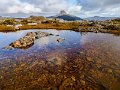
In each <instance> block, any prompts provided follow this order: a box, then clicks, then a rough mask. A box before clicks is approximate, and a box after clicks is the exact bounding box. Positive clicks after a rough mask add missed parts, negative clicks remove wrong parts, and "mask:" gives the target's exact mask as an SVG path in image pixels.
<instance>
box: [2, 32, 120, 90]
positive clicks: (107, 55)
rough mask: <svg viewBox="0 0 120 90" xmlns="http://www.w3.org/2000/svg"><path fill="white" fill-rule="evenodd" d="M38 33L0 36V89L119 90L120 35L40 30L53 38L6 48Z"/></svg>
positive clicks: (44, 38)
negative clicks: (27, 35)
mask: <svg viewBox="0 0 120 90" xmlns="http://www.w3.org/2000/svg"><path fill="white" fill-rule="evenodd" d="M35 31H39V30H22V31H17V32H9V33H2V32H1V33H0V89H3V90H4V89H5V90H8V89H9V90H13V89H19V90H28V89H29V90H34V89H37V90H39V89H40V90H41V89H45V90H46V89H48V90H51V89H53V90H58V89H60V90H68V89H69V90H73V89H78V90H79V89H87V90H91V89H93V90H96V89H97V90H107V89H110V90H119V89H120V37H119V36H114V35H112V34H104V33H80V32H74V31H69V30H60V31H59V30H40V31H42V32H48V33H52V34H54V35H53V36H48V37H42V38H40V39H37V40H36V41H35V43H34V45H33V46H31V47H30V48H28V49H14V50H4V49H3V48H4V47H5V46H8V45H9V44H10V43H11V42H13V41H15V40H17V39H19V38H21V37H23V36H25V35H26V33H27V32H35ZM59 38H64V39H65V40H64V41H62V42H57V39H59Z"/></svg>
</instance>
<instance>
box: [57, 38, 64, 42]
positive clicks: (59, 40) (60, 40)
mask: <svg viewBox="0 0 120 90" xmlns="http://www.w3.org/2000/svg"><path fill="white" fill-rule="evenodd" d="M64 40H65V39H64V38H59V39H57V41H58V42H63V41H64Z"/></svg>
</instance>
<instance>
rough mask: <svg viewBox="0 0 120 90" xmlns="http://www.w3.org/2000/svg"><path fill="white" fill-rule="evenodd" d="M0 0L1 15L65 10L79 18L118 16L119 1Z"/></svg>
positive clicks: (119, 10)
mask: <svg viewBox="0 0 120 90" xmlns="http://www.w3.org/2000/svg"><path fill="white" fill-rule="evenodd" d="M70 1H72V0H0V11H1V12H0V14H2V13H7V14H10V13H26V14H38V13H58V12H59V11H60V10H66V11H67V12H69V13H70V14H71V13H72V14H74V15H75V14H77V15H79V16H81V15H82V16H94V15H100V16H120V14H119V13H118V12H120V0H100V1H99V0H76V1H77V3H74V4H72V3H70Z"/></svg>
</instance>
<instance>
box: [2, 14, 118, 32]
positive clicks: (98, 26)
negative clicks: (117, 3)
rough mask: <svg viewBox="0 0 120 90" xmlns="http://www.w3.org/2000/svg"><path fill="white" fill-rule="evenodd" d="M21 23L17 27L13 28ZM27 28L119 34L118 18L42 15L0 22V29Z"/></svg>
mask: <svg viewBox="0 0 120 90" xmlns="http://www.w3.org/2000/svg"><path fill="white" fill-rule="evenodd" d="M17 24H21V25H22V26H19V28H17V29H16V28H15V26H16V25H17ZM18 29H19V30H27V29H57V30H74V31H82V32H103V33H113V34H120V19H119V18H118V19H114V20H109V21H80V22H78V21H74V22H73V21H71V22H70V21H64V20H63V21H62V22H60V20H59V19H51V20H50V19H46V18H44V17H42V16H30V17H29V18H24V19H21V20H20V21H19V22H18V21H16V20H15V19H5V20H3V21H2V22H0V31H5V32H7V31H17V30H18Z"/></svg>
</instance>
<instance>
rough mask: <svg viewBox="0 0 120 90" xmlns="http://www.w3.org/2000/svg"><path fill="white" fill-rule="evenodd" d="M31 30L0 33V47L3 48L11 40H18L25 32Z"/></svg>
mask: <svg viewBox="0 0 120 90" xmlns="http://www.w3.org/2000/svg"><path fill="white" fill-rule="evenodd" d="M31 31H33V30H25V31H17V32H9V33H0V48H3V47H5V46H7V45H9V44H10V43H11V42H14V41H15V40H18V39H19V38H21V37H23V36H25V35H26V34H27V32H31ZM35 31H36V30H35Z"/></svg>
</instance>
